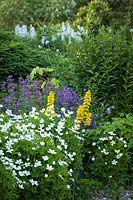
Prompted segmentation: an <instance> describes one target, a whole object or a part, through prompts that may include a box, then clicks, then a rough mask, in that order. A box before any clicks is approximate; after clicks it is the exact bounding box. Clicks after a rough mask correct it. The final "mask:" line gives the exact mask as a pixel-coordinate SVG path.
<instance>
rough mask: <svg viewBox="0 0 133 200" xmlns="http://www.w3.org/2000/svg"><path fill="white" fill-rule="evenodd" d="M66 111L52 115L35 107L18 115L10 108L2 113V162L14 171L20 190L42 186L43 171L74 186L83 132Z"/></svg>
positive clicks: (0, 152) (0, 159)
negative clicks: (74, 165) (75, 163)
mask: <svg viewBox="0 0 133 200" xmlns="http://www.w3.org/2000/svg"><path fill="white" fill-rule="evenodd" d="M63 113H64V117H63V116H62V117H61V118H60V116H59V115H56V116H54V117H49V116H47V115H46V114H45V112H44V109H43V110H41V111H38V112H37V111H36V109H35V108H32V111H31V112H30V113H29V114H25V113H24V114H21V115H14V114H12V112H11V111H10V110H8V111H7V112H6V113H4V114H0V122H1V123H0V144H1V145H0V146H1V147H0V162H2V163H3V164H4V166H5V167H6V170H10V171H11V172H12V176H13V177H14V178H15V179H16V182H17V184H18V187H19V188H20V189H24V188H25V185H26V184H29V185H31V186H34V187H38V186H39V181H40V180H42V174H43V176H44V181H46V180H51V177H53V173H54V178H55V179H59V180H60V181H61V182H62V180H65V181H64V182H63V183H62V184H64V185H65V188H66V189H70V183H71V182H72V181H71V180H73V181H74V177H73V171H74V169H72V166H73V162H76V159H77V160H78V159H79V156H80V155H79V154H78V153H79V148H80V147H81V145H82V143H81V142H80V140H82V136H81V134H82V133H81V131H79V130H78V129H77V127H75V126H74V121H73V122H72V120H70V119H71V115H72V113H71V112H65V111H64V109H63ZM70 121H71V123H70ZM71 140H72V141H74V144H73V143H72V142H71ZM77 152H78V153H77ZM77 163H78V162H77ZM69 166H71V168H70V167H69ZM38 170H39V171H40V172H41V173H40V174H39V173H38ZM36 173H38V175H36ZM39 176H41V177H39ZM55 182H56V180H55ZM68 186H69V187H68Z"/></svg>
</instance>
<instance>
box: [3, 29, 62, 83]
mask: <svg viewBox="0 0 133 200" xmlns="http://www.w3.org/2000/svg"><path fill="white" fill-rule="evenodd" d="M0 43H1V46H0V80H1V81H2V80H6V78H7V76H8V75H10V74H12V75H14V77H15V78H17V77H20V76H22V77H25V76H26V75H28V74H30V73H31V71H32V69H33V68H35V67H37V66H39V67H42V68H47V67H51V66H52V65H56V64H55V63H57V62H56V61H57V60H58V59H57V60H56V59H55V56H54V55H55V53H54V52H53V51H51V50H50V49H43V50H42V49H38V48H37V47H36V46H37V45H36V41H30V40H28V39H26V38H25V39H22V38H19V37H15V35H14V34H13V33H11V32H9V31H4V30H3V29H1V30H0ZM57 56H58V55H56V57H57Z"/></svg>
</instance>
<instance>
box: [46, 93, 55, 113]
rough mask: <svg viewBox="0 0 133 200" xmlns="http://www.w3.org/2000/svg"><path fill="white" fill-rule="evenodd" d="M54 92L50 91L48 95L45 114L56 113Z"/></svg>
mask: <svg viewBox="0 0 133 200" xmlns="http://www.w3.org/2000/svg"><path fill="white" fill-rule="evenodd" d="M54 100H55V98H54V92H53V91H50V93H49V95H48V100H47V108H46V110H45V114H50V115H52V116H53V115H55V110H54Z"/></svg>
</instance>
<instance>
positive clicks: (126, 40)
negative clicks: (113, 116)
mask: <svg viewBox="0 0 133 200" xmlns="http://www.w3.org/2000/svg"><path fill="white" fill-rule="evenodd" d="M129 34H130V32H129V30H128V31H125V30H119V31H114V30H111V29H107V30H106V29H105V28H104V27H102V28H101V29H100V30H99V32H98V34H97V35H94V33H93V32H89V34H88V37H86V38H85V39H84V41H83V42H82V43H81V44H80V45H78V46H77V48H76V47H75V48H73V50H72V55H74V59H75V57H76V61H77V63H76V66H75V73H76V76H77V80H76V81H77V85H78V87H79V88H80V89H81V90H82V91H83V89H84V88H89V89H91V91H92V93H93V101H94V102H95V103H94V104H93V105H94V107H96V105H97V106H98V105H100V103H104V104H105V105H106V106H112V105H114V106H115V109H116V110H117V111H120V112H122V111H123V112H130V111H131V108H132V74H131V67H132V65H131V64H132V52H133V41H132V39H131V35H130V37H129Z"/></svg>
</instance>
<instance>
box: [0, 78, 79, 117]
mask: <svg viewBox="0 0 133 200" xmlns="http://www.w3.org/2000/svg"><path fill="white" fill-rule="evenodd" d="M41 85H42V83H41V81H38V80H34V81H33V80H31V79H30V78H29V77H26V78H25V79H22V78H19V80H18V82H15V81H14V79H13V77H12V76H11V75H10V76H8V78H7V80H6V81H5V82H3V83H1V91H2V93H3V98H2V99H1V100H0V103H1V104H2V105H3V111H5V110H7V109H11V110H12V111H13V113H15V114H19V113H20V112H21V111H23V112H26V113H27V112H29V111H31V109H32V107H36V108H37V109H38V110H39V109H43V108H44V106H46V103H47V95H48V94H49V93H50V91H53V92H54V93H55V111H56V112H57V113H60V110H61V107H64V108H65V109H66V110H70V111H74V112H76V107H77V106H79V101H80V98H79V96H78V94H77V93H76V92H75V91H74V90H73V89H72V88H69V87H62V88H55V87H54V86H53V84H52V83H51V82H49V81H48V82H46V83H45V85H44V87H43V88H41Z"/></svg>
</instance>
